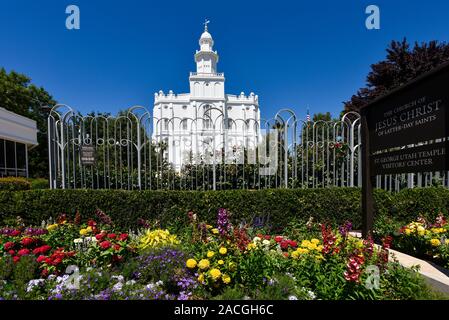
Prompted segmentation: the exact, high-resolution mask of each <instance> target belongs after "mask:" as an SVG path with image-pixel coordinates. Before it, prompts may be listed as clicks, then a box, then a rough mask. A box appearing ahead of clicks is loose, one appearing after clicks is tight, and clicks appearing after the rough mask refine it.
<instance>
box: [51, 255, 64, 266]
mask: <svg viewBox="0 0 449 320" xmlns="http://www.w3.org/2000/svg"><path fill="white" fill-rule="evenodd" d="M61 262H62V258H61V257H58V258H56V259H55V260H53V263H52V264H53V265H54V266H57V265H58V264H60V263H61Z"/></svg>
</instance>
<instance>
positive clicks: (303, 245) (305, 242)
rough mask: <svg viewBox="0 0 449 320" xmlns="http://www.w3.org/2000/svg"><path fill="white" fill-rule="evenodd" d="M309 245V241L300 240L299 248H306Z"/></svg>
mask: <svg viewBox="0 0 449 320" xmlns="http://www.w3.org/2000/svg"><path fill="white" fill-rule="evenodd" d="M310 245H311V242H310V241H309V240H302V242H301V247H305V248H307V247H308V246H310Z"/></svg>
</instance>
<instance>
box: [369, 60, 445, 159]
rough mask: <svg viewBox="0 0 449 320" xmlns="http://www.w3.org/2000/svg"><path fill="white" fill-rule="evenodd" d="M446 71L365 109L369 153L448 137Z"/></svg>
mask: <svg viewBox="0 0 449 320" xmlns="http://www.w3.org/2000/svg"><path fill="white" fill-rule="evenodd" d="M448 104H449V68H445V69H444V70H442V71H440V72H438V73H436V74H433V75H432V76H429V77H428V78H425V79H422V80H420V81H416V82H413V83H411V84H410V85H407V86H406V87H404V88H403V89H400V90H397V91H395V92H393V93H391V94H389V95H388V96H386V97H385V98H383V99H379V100H378V102H374V103H372V104H370V106H369V107H368V108H367V110H366V117H367V120H368V121H367V124H368V131H369V135H370V151H371V152H376V151H379V150H385V149H388V148H392V147H398V146H405V145H410V144H416V143H419V142H425V141H428V140H433V139H438V138H443V137H446V136H447V135H448V126H449V122H448V113H447V109H448V108H447V107H448Z"/></svg>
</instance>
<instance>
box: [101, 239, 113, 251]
mask: <svg viewBox="0 0 449 320" xmlns="http://www.w3.org/2000/svg"><path fill="white" fill-rule="evenodd" d="M100 247H101V248H102V249H103V250H106V249H109V248H110V247H111V243H110V242H109V241H107V240H106V241H103V242H101V243H100Z"/></svg>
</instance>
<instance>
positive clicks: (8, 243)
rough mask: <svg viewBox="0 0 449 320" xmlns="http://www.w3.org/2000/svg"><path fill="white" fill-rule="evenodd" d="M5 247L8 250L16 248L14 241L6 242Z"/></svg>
mask: <svg viewBox="0 0 449 320" xmlns="http://www.w3.org/2000/svg"><path fill="white" fill-rule="evenodd" d="M3 248H4V249H5V250H6V251H7V250H11V249H12V248H14V242H6V243H5V245H4V246H3Z"/></svg>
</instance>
